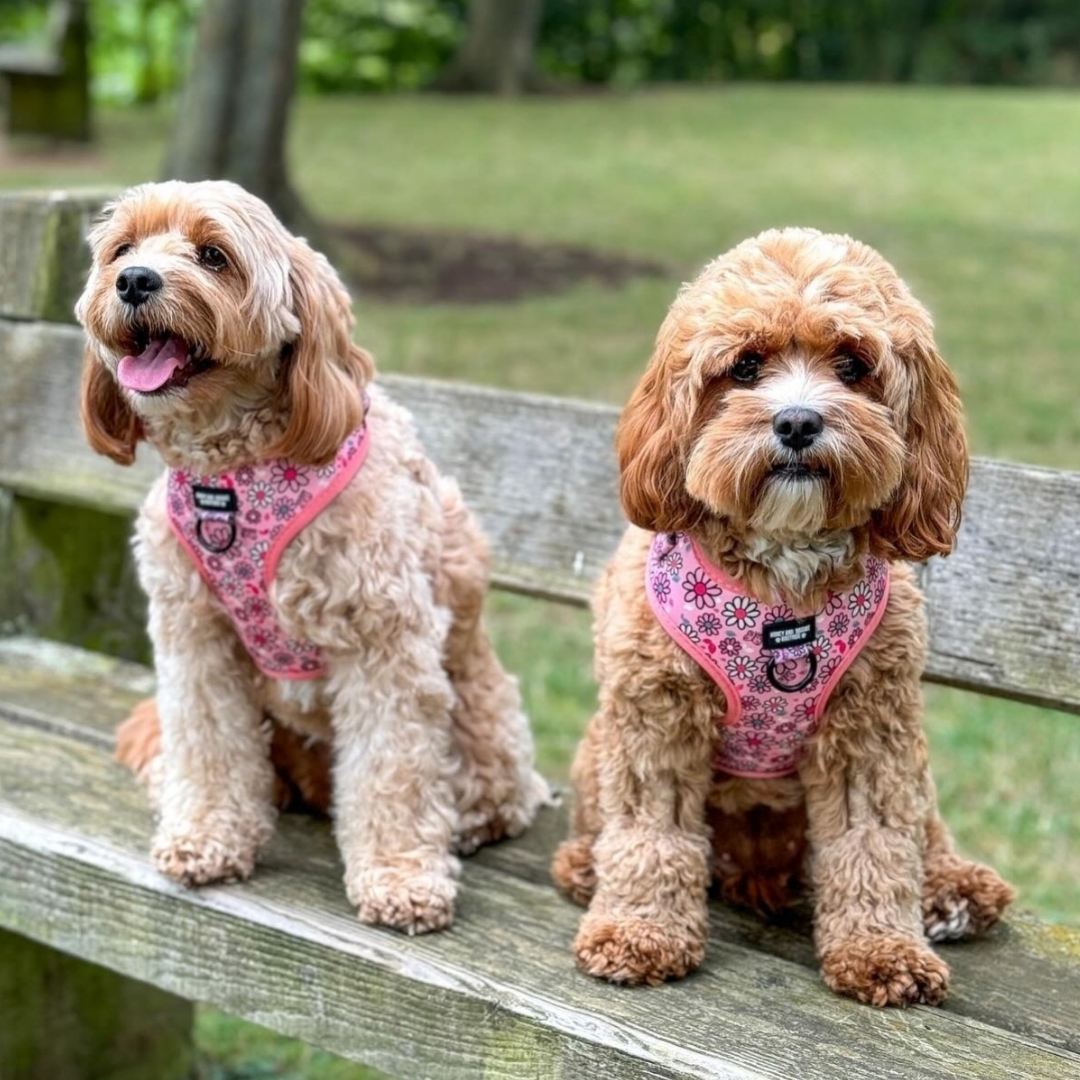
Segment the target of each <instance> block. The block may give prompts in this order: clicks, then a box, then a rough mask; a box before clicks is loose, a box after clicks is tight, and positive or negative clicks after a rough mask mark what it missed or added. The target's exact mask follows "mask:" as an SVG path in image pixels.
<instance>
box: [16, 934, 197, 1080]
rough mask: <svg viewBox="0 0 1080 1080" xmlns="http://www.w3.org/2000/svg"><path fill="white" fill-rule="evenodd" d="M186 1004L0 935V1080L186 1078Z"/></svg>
mask: <svg viewBox="0 0 1080 1080" xmlns="http://www.w3.org/2000/svg"><path fill="white" fill-rule="evenodd" d="M193 1018H194V1010H193V1008H192V1005H191V1003H190V1002H188V1001H185V1000H184V999H183V998H178V997H175V996H174V995H172V994H167V993H165V992H164V991H162V990H158V989H157V988H156V987H153V986H148V985H147V984H146V983H142V982H136V981H135V980H134V979H126V978H124V977H123V976H122V975H117V974H115V973H114V972H112V971H108V970H106V969H105V968H103V967H99V966H97V965H95V964H88V963H86V962H85V961H84V960H77V959H76V958H75V957H73V956H65V955H64V954H63V953H60V952H57V951H56V950H55V949H50V948H48V947H46V946H44V945H39V944H37V942H34V941H30V940H29V939H28V938H24V937H20V936H19V935H17V934H10V933H7V932H5V931H3V930H0V1077H3V1080H89V1078H92V1080H191V1078H192V1077H193V1076H194V1073H195V1047H194V1042H193V1039H192V1021H193Z"/></svg>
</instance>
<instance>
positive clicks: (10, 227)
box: [0, 191, 110, 323]
mask: <svg viewBox="0 0 1080 1080" xmlns="http://www.w3.org/2000/svg"><path fill="white" fill-rule="evenodd" d="M109 194H110V193H109V192H106V191H80V192H67V191H50V192H43V191H28V192H7V193H5V194H3V195H0V315H3V316H6V317H8V318H12V319H49V320H51V321H54V322H66V323H71V322H74V321H75V315H74V311H73V309H74V307H75V301H76V299H77V298H78V296H79V293H80V292H82V287H83V284H84V283H85V281H86V272H87V269H88V267H89V265H90V252H89V250H88V249H87V247H86V244H85V242H84V238H85V236H86V230H87V228H88V226H89V224H90V222H91V221H92V220H93V218H94V217H95V216H96V215H97V214H98V212H99V211H100V209H101V206H102V204H103V203H104V202H105V200H106V199H107V198H108V197H109Z"/></svg>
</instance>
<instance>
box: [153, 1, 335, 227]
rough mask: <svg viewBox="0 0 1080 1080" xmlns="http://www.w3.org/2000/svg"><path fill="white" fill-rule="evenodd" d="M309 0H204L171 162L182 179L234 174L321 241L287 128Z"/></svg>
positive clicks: (172, 171) (169, 166) (172, 173)
mask: <svg viewBox="0 0 1080 1080" xmlns="http://www.w3.org/2000/svg"><path fill="white" fill-rule="evenodd" d="M303 6H304V0H206V3H205V4H204V6H203V9H202V15H201V17H200V19H199V30H198V40H197V42H196V46H195V59H194V63H193V65H192V68H191V74H190V76H189V78H188V82H187V85H186V87H185V88H184V93H183V95H182V97H181V102H180V111H179V114H178V116H177V122H176V130H175V132H174V135H173V142H172V146H171V148H170V150H169V155H168V159H167V162H166V166H165V172H166V175H167V176H170V177H173V178H176V179H179V180H209V179H227V180H234V181H236V183H238V184H241V185H243V186H244V187H245V188H247V190H248V191H250V192H252V193H253V194H255V195H258V196H259V197H260V198H263V199H265V200H266V201H267V202H268V203H269V204H270V205H271V206H272V207H273V208H274V210H275V211H276V213H277V214H278V216H279V217H280V218H281V219H282V221H284V222H285V224H286V225H287V226H288V227H289V228H290V229H293V230H294V231H296V232H301V233H304V234H306V235H308V236H309V238H311V237H312V234H313V233H314V234H315V235H316V236H317V237H318V239H319V241H320V242H321V241H322V240H323V239H324V237H323V236H322V230H321V229H320V228H319V227H318V225H317V223H316V222H315V220H314V219H313V218H312V216H311V215H310V213H308V211H307V210H306V208H305V207H304V205H303V203H302V202H301V201H300V198H299V197H298V196H297V194H296V192H295V191H294V190H293V188H292V185H291V184H290V183H289V179H288V174H287V170H286V167H285V133H286V128H287V125H288V115H289V105H290V103H291V100H292V95H293V90H294V88H295V85H296V65H297V53H298V49H299V44H300V19H301V14H302V11H303Z"/></svg>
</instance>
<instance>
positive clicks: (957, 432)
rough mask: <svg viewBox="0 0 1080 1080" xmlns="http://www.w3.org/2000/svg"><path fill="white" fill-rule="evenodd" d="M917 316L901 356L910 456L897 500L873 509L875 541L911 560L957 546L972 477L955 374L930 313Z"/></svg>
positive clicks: (893, 554)
mask: <svg viewBox="0 0 1080 1080" xmlns="http://www.w3.org/2000/svg"><path fill="white" fill-rule="evenodd" d="M918 322H919V325H918V327H917V328H916V330H915V332H914V336H913V339H912V343H911V345H910V347H909V348H908V349H907V350H905V352H906V355H904V356H903V357H902V361H903V363H904V367H905V368H906V370H907V371H908V372H909V373H910V375H911V379H912V383H913V388H912V397H911V405H910V408H909V412H908V434H907V446H908V457H907V462H906V464H905V466H904V475H903V479H902V480H901V482H900V487H899V488H898V489H897V492H896V494H895V495H894V496H893V499H892V502H891V503H889V505H888V506H886V507H885V508H884V509H883V510H881V511H879V512H878V513H877V514H875V515H874V534H875V539H876V540H877V542H878V543H877V544H876V545H875V547H877V548H878V549H879V550H880V551H881V554H883V555H885V556H886V557H888V558H893V559H907V560H910V561H912V562H922V561H923V560H924V559H928V558H930V556H931V555H948V554H949V552H950V551H952V548H953V541H954V540H955V539H956V531H957V529H959V528H960V513H961V506H962V504H963V501H964V493H965V491H966V490H967V482H968V449H967V437H966V436H965V434H964V422H963V415H962V412H961V409H960V394H959V391H958V389H957V386H956V379H955V378H954V377H953V374H952V372H951V371H950V370H949V369H948V367H946V365H945V362H944V360H942V359H941V357H940V356H939V355H938V351H937V348H936V346H935V345H934V339H933V336H932V333H931V330H930V325H929V319H928V318H927V317H926V316H925V315H924V316H923V317H922V318H921V319H919V320H918Z"/></svg>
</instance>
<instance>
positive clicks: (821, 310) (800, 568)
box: [553, 229, 1013, 1005]
mask: <svg viewBox="0 0 1080 1080" xmlns="http://www.w3.org/2000/svg"><path fill="white" fill-rule="evenodd" d="M740 364H741V365H742V368H745V367H746V365H747V364H751V365H757V366H756V368H755V370H754V374H753V377H751V378H745V372H743V376H744V377H742V378H739V377H737V376H738V375H739V372H740V371H741V370H742V368H740V367H739V365H740ZM852 371H854V373H855V377H854V378H848V376H849V375H850V374H851V372H852ZM786 406H798V407H806V408H812V409H814V410H816V411H817V412H818V413H819V414H820V415H821V417H822V418H823V422H824V428H823V431H822V432H821V435H820V437H819V438H817V439H816V440H815V441H814V442H813V444H812V446H811V447H809V448H806V449H804V450H803V451H801V452H797V451H793V450H792V449H791V448H786V447H785V446H784V445H783V444H782V443H781V441H780V440H779V439H778V437H777V435H776V433H775V432H774V430H773V419H774V416H775V414H776V413H777V412H778V410H779V409H781V408H783V407H786ZM617 450H618V454H619V460H620V465H621V477H622V501H623V506H624V509H625V511H626V514H627V516H628V518H629V519H630V521H631V522H632V525H631V528H630V529H629V530H628V532H627V533H626V535H625V538H624V539H623V541H622V544H621V546H620V547H619V549H618V551H617V552H616V554H615V556H614V559H613V560H612V562H611V564H610V565H609V567H608V568H607V570H606V572H605V573H604V575H603V576H602V577H601V579H600V581H599V583H598V585H597V589H596V594H595V605H594V612H595V623H594V637H595V642H596V674H597V680H598V682H599V685H600V701H599V711H598V712H597V714H596V716H595V717H594V718H593V720H592V721H591V723H590V725H589V729H588V731H587V733H586V736H585V738H584V740H583V742H582V743H581V746H580V748H579V750H578V754H577V757H576V760H575V763H574V768H573V780H574V785H575V788H576V791H577V801H576V806H575V810H574V816H573V821H572V836H571V838H570V839H569V840H567V841H566V842H565V843H564V844H563V845H562V847H561V848H560V849H559V851H558V852H557V853H556V856H555V861H554V865H553V874H554V877H555V880H556V882H557V884H558V885H559V886H560V887H561V888H562V889H563V890H564V891H565V892H567V893H568V894H569V895H570V896H571V897H572V898H573V899H575V900H577V901H578V902H579V903H583V904H585V903H587V904H588V905H589V909H588V912H587V914H586V915H585V916H584V917H583V919H582V922H581V928H580V931H579V933H578V936H577V940H576V942H575V952H576V956H577V960H578V963H579V965H580V966H581V967H582V968H583V969H584V970H585V971H587V972H589V973H591V974H594V975H599V976H602V977H604V978H607V979H610V980H612V981H615V982H625V983H658V982H661V981H663V980H664V979H668V978H675V977H679V976H681V975H684V974H685V973H686V972H687V971H690V970H692V969H693V968H694V967H696V966H697V965H698V964H699V963H700V962H701V959H702V957H703V955H704V950H705V942H706V935H707V912H706V891H707V888H708V886H709V883H710V880H711V879H715V881H716V883H717V886H718V887H719V890H720V892H721V894H722V895H723V896H724V897H726V898H727V899H729V900H731V901H734V902H737V903H743V904H747V905H749V906H751V907H753V908H756V909H757V910H759V911H761V912H764V913H768V912H771V911H775V910H776V909H778V908H780V907H783V906H784V905H785V904H787V903H788V902H790V900H791V899H792V898H793V897H794V896H795V895H797V893H798V891H799V890H800V889H801V888H802V887H803V886H804V885H809V886H810V887H811V889H812V893H813V904H814V911H815V940H816V944H817V951H818V956H819V958H820V961H821V971H822V975H823V977H824V979H825V981H826V983H827V984H828V985H829V986H830V987H832V988H833V989H834V990H836V991H838V992H841V993H845V994H850V995H851V996H853V997H856V998H858V999H860V1000H862V1001H867V1002H870V1003H872V1004H875V1005H886V1004H893V1005H904V1004H909V1003H912V1002H917V1001H922V1002H929V1003H936V1002H938V1001H940V1000H941V999H942V997H943V995H944V993H945V989H946V986H947V981H948V968H947V967H946V965H945V963H944V962H943V961H942V960H941V959H940V958H939V957H938V956H937V955H936V954H935V953H934V952H933V950H932V949H931V948H930V945H929V943H928V939H927V938H928V935H931V936H932V937H933V938H934V939H941V938H945V937H959V936H964V935H966V934H969V933H975V932H979V931H982V930H984V929H985V928H986V927H988V926H989V925H991V924H992V923H993V922H994V921H995V920H996V919H997V918H998V916H999V915H1000V913H1001V911H1002V909H1003V908H1004V907H1005V906H1006V905H1007V904H1008V903H1009V901H1010V900H1011V899H1012V895H1013V893H1012V890H1011V888H1010V887H1009V886H1008V885H1007V884H1006V883H1005V882H1003V881H1002V880H1001V879H1000V878H999V877H998V876H997V875H996V874H995V873H994V872H993V871H992V870H990V869H989V868H987V867H982V866H978V865H977V864H974V863H971V862H968V861H966V860H964V859H961V858H960V857H959V856H957V855H956V854H955V853H954V852H953V849H952V841H951V839H950V838H949V835H948V832H947V831H946V829H945V826H944V825H943V824H942V822H941V821H940V819H939V818H938V816H937V809H936V798H935V793H934V788H933V784H932V781H931V778H930V772H929V765H928V761H927V752H926V741H925V738H924V734H923V730H922V702H921V690H920V677H921V674H922V670H923V666H924V662H925V658H926V651H927V630H926V620H925V614H924V611H923V601H922V597H921V596H920V594H919V592H918V589H917V587H916V584H915V579H914V575H913V573H912V571H911V569H910V568H909V567H908V566H907V565H906V564H905V563H904V562H902V561H899V560H905V559H907V560H920V559H925V558H927V557H928V556H930V555H934V554H945V553H947V552H948V551H949V550H950V549H951V547H952V543H953V540H954V537H955V533H956V529H957V528H958V526H959V522H960V509H961V502H962V499H963V495H964V490H965V486H966V480H967V453H966V444H965V440H964V433H963V427H962V422H961V413H960V404H959V399H958V395H957V390H956V384H955V382H954V380H953V377H952V375H951V374H950V372H949V370H948V368H947V367H946V366H945V364H944V363H943V362H942V360H941V358H940V357H939V355H938V352H937V349H936V347H935V344H934V339H933V334H932V327H931V322H930V318H929V316H928V315H927V313H926V311H925V310H924V309H923V308H922V307H921V306H920V305H919V304H918V302H917V301H916V300H915V299H914V298H913V297H912V295H911V293H910V292H909V291H908V289H907V287H906V286H905V285H904V283H903V282H902V281H901V280H900V278H899V277H897V275H896V273H895V271H894V270H893V269H892V267H891V266H889V264H888V263H886V262H885V260H884V259H882V258H881V256H880V255H878V254H877V253H876V252H874V251H872V250H871V249H870V248H868V247H866V246H865V245H863V244H860V243H858V242H856V241H854V240H851V239H850V238H848V237H843V236H828V235H823V234H821V233H818V232H815V231H812V230H807V229H785V230H781V231H773V232H767V233H764V234H762V235H761V236H759V237H757V238H756V239H753V240H749V241H746V242H745V243H743V244H741V245H739V246H738V247H736V248H735V249H734V250H733V251H731V252H729V253H728V254H727V255H724V256H722V257H721V258H719V259H717V260H716V261H715V262H713V263H712V264H711V265H709V266H708V267H707V268H706V269H705V271H704V272H703V273H702V275H701V276H700V277H699V278H698V279H697V280H696V281H695V282H693V283H692V284H690V285H688V286H686V287H684V289H683V290H682V291H681V292H680V294H679V296H678V298H677V299H676V301H675V303H674V304H673V305H672V308H671V310H670V312H669V314H668V316H667V318H666V319H665V321H664V323H663V325H662V327H661V328H660V332H659V335H658V337H657V343H656V351H655V354H654V356H653V358H652V362H651V363H650V365H649V367H648V370H647V371H646V372H645V375H644V377H643V378H642V380H641V382H640V383H639V385H638V387H637V389H636V390H635V391H634V393H633V395H632V397H631V399H630V402H629V404H628V405H627V407H626V410H625V412H624V414H623V416H622V420H621V423H620V427H619V432H618V438H617ZM795 465H805V466H806V467H807V468H806V470H804V471H803V472H802V474H801V475H800V476H798V477H796V478H793V477H792V475H791V470H792V467H793V466H795ZM657 531H668V532H671V531H690V532H692V534H693V535H694V537H695V539H696V540H697V541H698V543H699V544H700V545H701V546H702V547H703V549H704V550H705V551H706V552H707V553H708V554H709V556H710V558H711V559H712V560H713V561H714V562H715V563H716V564H717V565H719V566H720V567H721V568H722V569H723V570H724V571H725V572H726V573H727V574H729V575H730V576H732V577H734V578H737V579H739V580H741V581H743V582H744V583H745V585H746V587H747V589H748V590H749V591H750V592H751V593H752V594H753V595H755V596H757V597H759V598H761V599H763V600H765V601H767V602H775V601H779V600H784V601H786V602H787V603H788V604H790V605H791V606H792V607H793V608H794V609H795V610H802V611H815V610H818V609H819V608H820V606H821V604H822V602H823V601H824V598H825V596H826V592H827V590H829V589H837V590H839V589H840V588H843V587H846V586H847V585H849V584H850V583H851V582H853V581H854V580H856V579H857V577H858V576H859V561H860V559H861V557H862V556H863V555H864V554H865V553H866V552H867V551H870V552H873V553H875V554H877V555H880V556H883V557H886V558H888V559H890V560H892V561H893V565H892V586H891V590H890V595H889V600H888V604H887V608H886V611H885V613H884V615H883V618H882V621H881V623H880V625H879V627H878V629H877V630H876V632H875V633H874V634H873V636H872V637H871V638H870V640H869V642H868V643H866V645H865V646H864V648H863V650H862V652H861V653H860V654H859V655H858V657H857V659H856V660H855V661H854V662H853V663H852V665H851V667H850V668H849V669H848V671H847V672H846V674H845V675H844V676H843V678H842V680H841V682H840V684H839V685H838V687H837V689H836V690H835V691H834V693H833V694H832V696H831V698H830V699H829V703H828V706H827V710H826V713H825V716H824V717H823V720H822V722H821V724H820V726H819V728H818V729H817V731H816V732H815V733H814V734H813V735H812V736H811V737H810V739H809V741H808V744H807V746H806V752H805V755H804V759H803V761H802V764H801V767H800V770H799V773H798V775H797V776H794V777H785V778H782V779H776V780H762V779H740V778H734V777H730V776H724V775H722V774H721V775H716V776H714V775H713V773H712V769H711V765H710V759H711V747H712V743H713V738H714V732H715V730H716V725H717V722H718V720H719V719H720V718H721V717H722V716H723V714H724V712H725V710H726V702H725V699H724V695H723V693H722V692H721V691H720V690H719V688H718V687H717V686H716V685H715V684H714V683H713V681H712V680H711V679H710V678H709V677H708V675H707V674H706V673H705V672H704V671H702V670H701V668H700V667H699V666H698V665H697V663H696V662H695V661H693V660H692V659H691V658H690V657H689V656H687V654H686V653H685V652H683V651H682V649H680V648H679V647H678V646H677V645H676V644H675V642H674V641H673V640H672V639H671V638H670V637H669V636H668V634H667V633H666V631H665V630H664V629H663V628H662V627H661V626H660V624H659V623H658V622H657V620H656V618H655V617H654V616H653V613H652V611H651V609H650V607H649V603H648V600H647V598H646V594H645V589H644V582H643V577H644V568H645V563H646V558H647V554H648V550H649V545H650V542H651V539H652V534H653V533H654V532H657Z"/></svg>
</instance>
